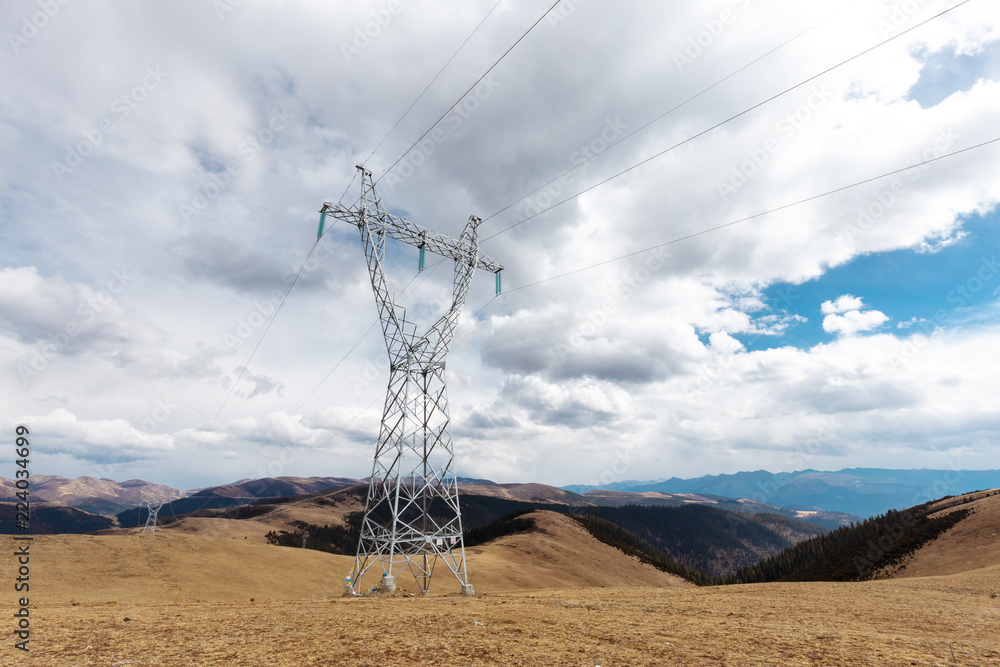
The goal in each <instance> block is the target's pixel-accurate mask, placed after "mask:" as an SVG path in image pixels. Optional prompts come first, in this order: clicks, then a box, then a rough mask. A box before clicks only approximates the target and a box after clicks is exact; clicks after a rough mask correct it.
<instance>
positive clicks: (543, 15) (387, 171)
mask: <svg viewBox="0 0 1000 667" xmlns="http://www.w3.org/2000/svg"><path fill="white" fill-rule="evenodd" d="M561 1H562V0H556V1H555V2H554V3H552V6H551V7H549V8H548V9H546V10H545V13H544V14H542V15H541V16H539V17H538V20H537V21H535V22H534V23H532V24H531V27H530V28H528V29H527V30H525V31H524V33H523V34H522V35H521V36H520V37H518V38H517V41H516V42H514V43H513V44H511V45H510V48H509V49H507V50H506V51H504V52H503V55H501V56H500V57H499V58H497V60H496V62H494V63H493V64H492V65H490V68H489V69H488V70H486V71H485V72H483V75H482V76H481V77H479V78H478V79H476V81H475V83H473V84H472V85H471V86H469V89H468V90H466V91H465V92H464V93H462V94H461V95H460V96H459V98H458V99H457V100H455V103H454V104H452V105H451V106H450V107H448V109H447V110H446V111H445V112H444V113H443V114H441V117H440V118H438V119H437V120H436V121H434V122H433V123H431V126H430V127H428V128H427V131H426V132H424V133H423V134H421V135H420V137H419V138H418V139H417V140H416V141H414V142H413V144H412V145H411V146H410V147H409V148H407V149H406V150H405V151H403V154H402V155H400V156H399V157H398V158H396V161H395V162H393V163H392V164H391V165H390V166H389V168H388V169H386V170H385V171H384V172H382V175H381V176H379V177H378V179H377V180H376V181H375V183H376V184H378V182H379V181H381V180H382V179H383V178H385V175H386V174H388V173H389V172H390V171H392V170H393V169H394V168H395V166H396V165H397V164H399V163H400V161H401V160H402V159H403V158H404V157H406V155H407V154H408V153H409V152H410V151H412V150H413V148H414V147H415V146H416V145H417V144H419V143H420V142H421V141H423V139H424V137H426V136H427V135H428V134H430V131H431V130H433V129H434V128H435V127H436V126H437V124H438V123H440V122H441V121H442V120H443V119H444V117H445V116H447V115H448V114H449V113H451V110H452V109H454V108H455V107H456V106H458V103H459V102H461V101H462V100H464V99H465V96H466V95H468V94H469V93H471V92H472V89H473V88H475V87H476V86H478V85H479V82H480V81H482V80H483V79H485V78H486V76H487V75H488V74H489V73H490V72H492V71H493V68H494V67H496V66H497V65H499V64H500V61H501V60H503V59H504V58H506V57H507V54H508V53H510V52H511V51H513V50H514V47H516V46H517V45H518V44H520V43H521V40H523V39H524V38H525V37H527V36H528V33H529V32H531V31H532V30H534V28H535V26H537V25H538V24H539V23H541V22H542V19H544V18H545V17H546V16H547V15H548V13H549V12H551V11H552V10H553V9H555V7H556V5H558V4H559V3H560V2H561ZM966 1H968V0H966Z"/></svg>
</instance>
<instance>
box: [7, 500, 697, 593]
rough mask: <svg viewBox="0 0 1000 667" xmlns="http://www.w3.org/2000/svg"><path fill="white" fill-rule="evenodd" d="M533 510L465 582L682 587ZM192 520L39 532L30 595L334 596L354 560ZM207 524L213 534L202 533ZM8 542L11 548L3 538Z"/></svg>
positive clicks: (477, 557)
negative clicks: (93, 531)
mask: <svg viewBox="0 0 1000 667" xmlns="http://www.w3.org/2000/svg"><path fill="white" fill-rule="evenodd" d="M531 516H533V517H534V518H535V519H536V521H537V525H538V531H537V532H533V533H530V534H523V535H513V536H508V537H505V538H501V539H500V540H497V541H495V542H493V543H490V544H486V545H483V546H480V547H475V548H471V549H468V550H467V553H468V558H469V573H470V581H471V582H472V584H473V585H474V586H475V587H476V590H477V591H478V592H484V593H485V592H491V591H503V590H531V589H539V588H556V587H567V588H568V587H581V586H621V585H643V586H677V585H681V586H685V585H688V584H687V582H684V581H683V580H681V579H679V578H677V577H674V576H673V575H669V574H665V573H663V572H660V571H659V570H656V569H655V568H653V567H651V566H649V565H645V564H643V563H640V562H639V561H638V560H636V559H634V558H631V557H628V556H626V555H624V554H622V553H621V552H620V551H618V550H616V549H613V548H611V547H609V546H607V545H605V544H603V543H601V542H598V541H597V540H596V539H594V538H593V537H591V535H590V534H589V533H587V532H586V531H585V530H584V529H583V528H581V527H580V526H579V525H578V524H577V523H576V522H574V521H573V520H571V519H568V518H567V517H565V516H562V515H560V514H556V513H552V512H537V513H535V514H532V515H531ZM190 521H193V522H198V521H200V522H202V524H203V525H202V526H201V527H200V528H201V529H200V530H199V531H198V532H192V533H186V532H182V531H178V530H174V531H171V530H162V529H161V530H158V531H157V532H156V533H145V534H142V533H140V532H137V531H131V532H125V531H120V532H119V533H118V534H113V535H39V536H37V537H36V538H35V539H34V541H33V542H32V543H31V576H32V578H33V579H35V578H37V580H38V581H39V582H44V585H39V587H38V591H37V592H35V588H34V587H32V590H31V593H32V596H31V597H32V599H36V600H37V601H38V602H44V603H56V602H58V603H66V602H70V601H76V602H81V601H83V602H107V601H115V600H117V601H120V602H122V601H134V602H139V601H144V602H164V603H165V602H171V601H175V600H181V601H196V600H202V601H204V600H218V601H225V600H247V599H249V598H251V597H252V598H256V599H279V600H280V599H319V598H327V597H331V596H337V595H340V593H341V592H343V588H344V578H345V576H346V575H347V573H348V572H349V571H350V569H351V567H352V566H353V565H354V559H353V558H352V557H350V556H336V555H332V554H327V553H322V552H319V551H313V550H310V549H294V548H289V547H276V546H271V545H266V544H259V543H254V542H253V541H252V540H250V539H238V538H239V535H238V534H235V533H233V534H230V533H226V532H225V528H226V527H227V526H228V525H230V524H231V525H234V526H235V525H238V524H249V523H251V522H243V521H232V522H226V520H224V519H192V520H190ZM220 522H224V523H220ZM212 530H216V531H218V532H217V534H216V536H209V535H210V534H211V531H212ZM233 530H236V529H233ZM257 530H258V531H259V530H260V528H257ZM220 538H222V539H220ZM230 538H237V539H230ZM7 544H8V550H9V551H11V553H13V547H11V546H10V545H12V544H13V541H12V540H11V538H9V537H8V538H7ZM369 579H371V580H372V583H373V584H374V582H375V581H377V579H374V578H372V577H370V576H369V577H367V578H366V579H365V581H364V582H363V583H365V584H367V583H368V581H369ZM434 582H435V585H433V586H432V589H433V592H435V593H441V594H445V593H451V592H455V591H457V590H458V584H457V583H456V582H455V580H454V579H453V578H450V575H448V573H447V571H446V570H444V569H443V566H441V569H440V570H439V574H438V575H437V576H436V577H435V580H434ZM398 584H399V586H400V588H401V589H402V590H403V591H412V590H415V587H414V584H413V580H412V577H410V575H408V574H406V575H403V576H400V577H399V581H398ZM12 590H13V588H12V587H8V590H7V592H5V593H4V595H3V598H2V599H3V600H4V604H13V600H14V598H13V595H14V594H13V592H11V591H12Z"/></svg>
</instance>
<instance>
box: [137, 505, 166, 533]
mask: <svg viewBox="0 0 1000 667" xmlns="http://www.w3.org/2000/svg"><path fill="white" fill-rule="evenodd" d="M146 507H147V509H148V510H149V514H148V515H147V516H146V525H145V526H143V527H142V532H144V533H145V532H146V531H149V532H150V533H155V532H156V517H157V515H158V514H159V513H160V508H161V507H163V501H162V500H160V501H158V502H157V503H156V507H153V503H151V502H149V501H148V500H147V501H146Z"/></svg>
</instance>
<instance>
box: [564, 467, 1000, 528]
mask: <svg viewBox="0 0 1000 667" xmlns="http://www.w3.org/2000/svg"><path fill="white" fill-rule="evenodd" d="M997 487H1000V470H927V469H921V470H889V469H882V468H849V469H845V470H838V471H835V472H830V471H820V470H799V471H795V472H787V473H786V472H782V473H773V472H768V471H766V470H757V471H754V472H738V473H735V474H732V475H706V476H704V477H697V478H694V479H680V478H677V477H673V478H671V479H659V480H654V481H644V482H641V481H625V482H616V483H611V484H607V485H603V486H597V485H582V484H575V485H570V486H565V487H563V488H564V489H565V490H567V491H571V492H574V493H581V494H586V493H587V492H588V491H593V490H597V489H603V490H612V491H626V492H630V493H649V492H659V493H694V494H709V495H718V496H725V497H727V498H745V499H749V500H755V501H758V502H763V503H767V504H770V505H777V506H779V507H784V508H788V509H793V510H826V511H833V512H843V513H846V514H852V515H855V516H859V517H869V516H875V515H877V514H883V513H885V512H886V511H887V510H890V509H905V508H907V507H912V506H913V505H917V504H920V503H923V502H926V501H928V500H933V499H936V498H940V497H942V496H949V495H960V494H963V493H969V492H972V491H978V490H981V489H993V488H997Z"/></svg>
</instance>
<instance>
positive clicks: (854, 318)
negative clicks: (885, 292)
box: [820, 294, 889, 336]
mask: <svg viewBox="0 0 1000 667" xmlns="http://www.w3.org/2000/svg"><path fill="white" fill-rule="evenodd" d="M862 308H864V304H863V303H862V301H861V299H860V298H859V297H856V296H854V295H852V294H844V295H842V296H839V297H837V299H836V300H834V301H824V302H823V305H822V306H821V307H820V310H821V311H822V312H823V313H824V314H825V315H826V317H824V318H823V331H826V332H827V333H836V334H839V335H842V336H853V335H854V334H856V333H860V332H862V331H871V330H872V329H876V328H878V327H879V326H881V325H882V324H884V323H886V322H888V321H889V316H888V315H886V314H885V313H883V312H882V311H880V310H862Z"/></svg>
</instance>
